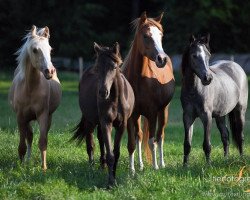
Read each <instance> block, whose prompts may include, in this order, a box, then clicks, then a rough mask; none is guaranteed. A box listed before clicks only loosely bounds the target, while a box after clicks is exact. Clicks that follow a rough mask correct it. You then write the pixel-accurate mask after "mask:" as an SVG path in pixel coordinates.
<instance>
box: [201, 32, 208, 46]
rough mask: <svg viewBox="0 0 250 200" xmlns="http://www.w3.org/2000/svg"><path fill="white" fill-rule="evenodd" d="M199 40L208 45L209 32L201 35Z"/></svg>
mask: <svg viewBox="0 0 250 200" xmlns="http://www.w3.org/2000/svg"><path fill="white" fill-rule="evenodd" d="M200 41H201V42H202V43H203V44H205V45H207V46H209V42H210V34H209V33H208V34H207V35H206V36H203V37H201V39H200Z"/></svg>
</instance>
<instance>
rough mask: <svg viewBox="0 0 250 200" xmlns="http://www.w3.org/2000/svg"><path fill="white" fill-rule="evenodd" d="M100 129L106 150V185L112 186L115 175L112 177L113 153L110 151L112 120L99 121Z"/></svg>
mask: <svg viewBox="0 0 250 200" xmlns="http://www.w3.org/2000/svg"><path fill="white" fill-rule="evenodd" d="M101 129H102V134H103V140H104V144H105V147H106V152H107V165H108V171H109V180H108V187H110V186H111V187H112V186H113V185H115V177H114V162H115V158H114V153H113V151H112V141H111V132H112V122H105V121H102V122H101Z"/></svg>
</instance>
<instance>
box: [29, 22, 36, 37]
mask: <svg viewBox="0 0 250 200" xmlns="http://www.w3.org/2000/svg"><path fill="white" fill-rule="evenodd" d="M30 32H31V36H32V37H35V36H36V26H35V25H33V26H32V28H31V31H30Z"/></svg>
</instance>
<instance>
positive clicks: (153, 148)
mask: <svg viewBox="0 0 250 200" xmlns="http://www.w3.org/2000/svg"><path fill="white" fill-rule="evenodd" d="M156 120H157V116H150V118H149V119H148V126H149V141H148V144H149V148H150V150H151V153H152V157H153V168H154V169H159V167H158V164H157V158H156V149H157V143H156V142H155V138H154V136H155V129H156Z"/></svg>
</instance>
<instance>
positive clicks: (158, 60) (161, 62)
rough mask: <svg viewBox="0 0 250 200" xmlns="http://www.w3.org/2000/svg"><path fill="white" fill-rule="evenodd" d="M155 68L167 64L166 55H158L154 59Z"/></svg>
mask: <svg viewBox="0 0 250 200" xmlns="http://www.w3.org/2000/svg"><path fill="white" fill-rule="evenodd" d="M155 63H156V66H157V67H159V68H163V67H164V66H165V65H166V64H167V55H166V54H165V53H159V54H158V55H157V56H156V59H155Z"/></svg>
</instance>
